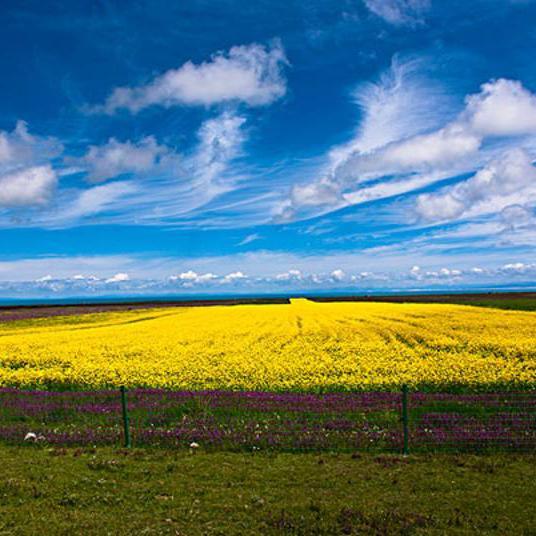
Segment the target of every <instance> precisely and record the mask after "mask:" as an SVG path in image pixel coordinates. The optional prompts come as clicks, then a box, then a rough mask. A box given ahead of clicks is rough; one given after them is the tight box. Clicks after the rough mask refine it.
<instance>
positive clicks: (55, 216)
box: [42, 181, 137, 227]
mask: <svg viewBox="0 0 536 536" xmlns="http://www.w3.org/2000/svg"><path fill="white" fill-rule="evenodd" d="M136 191H137V187H136V186H135V185H134V184H133V183H132V182H128V181H121V182H119V181H118V182H112V183H110V184H103V185H99V186H93V187H92V188H89V189H87V190H82V191H81V192H79V193H78V195H77V196H76V197H74V198H73V199H72V200H71V201H70V202H67V203H65V205H64V207H63V208H62V209H61V210H58V211H54V212H53V213H51V214H47V215H45V216H43V220H42V221H43V223H46V224H48V225H49V226H53V227H61V226H63V225H70V224H72V223H73V222H76V221H78V220H80V219H83V218H86V217H88V216H94V215H97V214H99V213H101V212H104V211H105V210H108V209H109V210H112V209H114V208H115V207H117V206H118V205H119V203H124V202H125V200H126V198H127V196H128V195H131V194H133V193H135V192H136Z"/></svg>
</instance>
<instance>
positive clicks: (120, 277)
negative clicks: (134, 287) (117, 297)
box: [105, 272, 130, 283]
mask: <svg viewBox="0 0 536 536" xmlns="http://www.w3.org/2000/svg"><path fill="white" fill-rule="evenodd" d="M129 279H130V277H129V275H128V274H126V273H124V272H119V273H117V274H115V275H113V276H112V277H109V278H108V279H106V281H105V282H106V283H122V282H123V281H128V280H129Z"/></svg>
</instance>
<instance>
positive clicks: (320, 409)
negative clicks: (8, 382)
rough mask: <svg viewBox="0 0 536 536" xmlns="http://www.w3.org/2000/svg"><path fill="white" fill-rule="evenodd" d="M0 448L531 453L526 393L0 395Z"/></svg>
mask: <svg viewBox="0 0 536 536" xmlns="http://www.w3.org/2000/svg"><path fill="white" fill-rule="evenodd" d="M0 442H3V443H8V444H23V443H32V444H33V443H40V444H44V445H52V446H81V447H84V446H99V445H112V446H121V445H125V446H130V445H133V446H135V447H149V446H150V447H173V448H190V449H193V448H201V449H206V450H211V449H212V450H214V449H220V450H251V451H254V450H285V451H305V450H308V451H345V452H347V451H357V450H373V451H385V452H405V453H408V452H426V451H456V452H462V451H470V452H487V451H514V452H536V391H535V390H531V391H520V392H500V393H499V392H494V393H476V392H475V393H463V394H462V393H446V392H441V393H437V392H412V391H407V390H401V391H395V392H349V393H326V394H312V393H289V392H288V393H273V392H231V391H165V390H156V389H132V390H129V391H126V390H123V389H122V390H102V391H64V392H51V391H26V390H19V389H15V388H2V389H0Z"/></svg>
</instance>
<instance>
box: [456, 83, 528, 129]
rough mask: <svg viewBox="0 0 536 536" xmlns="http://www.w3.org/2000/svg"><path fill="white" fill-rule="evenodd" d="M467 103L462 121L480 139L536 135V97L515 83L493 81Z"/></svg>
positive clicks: (470, 97)
mask: <svg viewBox="0 0 536 536" xmlns="http://www.w3.org/2000/svg"><path fill="white" fill-rule="evenodd" d="M466 100H467V107H466V111H465V116H466V117H465V119H466V120H467V121H468V122H469V124H470V125H471V127H472V129H473V130H474V131H475V132H477V133H479V134H481V135H482V136H517V135H522V134H534V133H536V96H535V95H534V94H533V93H531V92H530V91H528V90H527V89H525V88H524V87H523V86H522V84H521V83H520V82H518V81H515V80H506V79H504V78H500V79H498V80H493V81H491V82H488V83H486V84H483V85H482V86H481V91H480V93H477V94H476V95H471V96H469V97H467V99H466Z"/></svg>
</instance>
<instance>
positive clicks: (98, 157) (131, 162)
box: [77, 136, 177, 182]
mask: <svg viewBox="0 0 536 536" xmlns="http://www.w3.org/2000/svg"><path fill="white" fill-rule="evenodd" d="M170 158H172V159H174V160H175V159H176V158H177V155H174V154H172V152H171V151H170V150H169V149H168V148H167V147H165V146H162V145H158V143H157V142H156V140H155V138H154V137H153V136H147V137H145V138H143V139H141V140H140V141H138V142H131V141H126V142H120V141H118V140H116V139H115V138H111V139H110V140H109V141H108V142H107V143H106V144H104V145H100V146H90V147H89V149H88V151H87V153H86V154H85V155H84V156H83V157H82V158H80V159H78V160H77V163H78V164H79V165H82V166H83V167H84V168H85V169H87V170H88V172H89V173H88V180H89V181H91V182H101V181H104V180H106V179H111V178H113V177H117V176H118V175H122V174H126V173H135V174H136V175H138V176H139V175H144V174H146V173H148V172H150V171H154V170H155V168H157V167H158V166H159V165H160V166H163V165H164V164H169V159H170Z"/></svg>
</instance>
